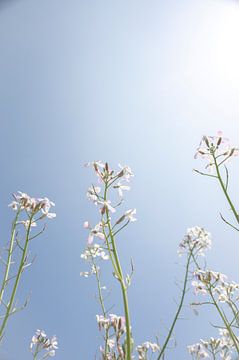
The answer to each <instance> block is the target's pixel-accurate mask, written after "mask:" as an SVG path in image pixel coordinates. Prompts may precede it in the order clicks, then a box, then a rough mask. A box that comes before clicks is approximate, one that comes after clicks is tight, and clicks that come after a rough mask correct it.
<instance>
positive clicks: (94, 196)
mask: <svg viewBox="0 0 239 360" xmlns="http://www.w3.org/2000/svg"><path fill="white" fill-rule="evenodd" d="M100 192H101V188H100V187H99V186H91V187H89V189H88V191H87V193H86V196H87V197H88V199H89V200H90V201H93V203H94V204H97V203H98V199H99V194H100Z"/></svg>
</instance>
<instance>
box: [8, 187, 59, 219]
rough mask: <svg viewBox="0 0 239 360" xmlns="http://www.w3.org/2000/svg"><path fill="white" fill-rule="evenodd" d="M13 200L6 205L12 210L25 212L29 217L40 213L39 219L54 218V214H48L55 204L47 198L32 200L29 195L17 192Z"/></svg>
mask: <svg viewBox="0 0 239 360" xmlns="http://www.w3.org/2000/svg"><path fill="white" fill-rule="evenodd" d="M13 197H14V200H13V201H12V202H11V203H10V204H9V205H8V206H9V207H11V208H12V209H13V210H16V211H17V210H26V211H27V212H28V214H29V215H35V214H37V213H38V212H39V211H41V217H40V219H43V218H44V217H48V218H49V219H53V218H54V217H56V214H55V213H52V212H50V209H51V207H52V206H55V204H54V203H53V202H52V201H50V200H49V199H48V198H47V197H45V198H33V197H30V196H29V195H27V194H25V193H23V192H21V191H18V193H17V194H13Z"/></svg>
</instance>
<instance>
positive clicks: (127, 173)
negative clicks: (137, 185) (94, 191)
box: [118, 164, 134, 181]
mask: <svg viewBox="0 0 239 360" xmlns="http://www.w3.org/2000/svg"><path fill="white" fill-rule="evenodd" d="M119 168H120V169H121V171H120V172H119V174H118V175H119V177H121V176H122V177H123V178H124V179H125V180H126V181H129V180H130V178H131V177H133V176H134V174H133V172H132V170H131V168H130V167H129V166H127V165H124V166H122V165H121V164H119Z"/></svg>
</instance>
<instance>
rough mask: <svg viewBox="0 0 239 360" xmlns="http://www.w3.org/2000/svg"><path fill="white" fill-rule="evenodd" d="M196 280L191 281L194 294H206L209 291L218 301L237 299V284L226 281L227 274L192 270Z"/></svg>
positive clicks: (238, 294)
mask: <svg viewBox="0 0 239 360" xmlns="http://www.w3.org/2000/svg"><path fill="white" fill-rule="evenodd" d="M194 277H195V278H196V280H194V281H192V286H193V287H194V293H195V294H201V295H207V294H208V293H209V292H211V293H212V294H213V296H214V298H216V299H217V301H218V302H220V303H225V302H226V303H230V302H231V301H232V300H233V301H234V303H235V302H236V301H238V299H239V284H237V283H235V282H234V281H232V282H228V281H227V276H226V275H224V274H222V273H220V272H216V271H212V270H206V271H204V270H197V271H195V272H194Z"/></svg>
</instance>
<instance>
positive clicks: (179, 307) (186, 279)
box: [158, 251, 192, 360]
mask: <svg viewBox="0 0 239 360" xmlns="http://www.w3.org/2000/svg"><path fill="white" fill-rule="evenodd" d="M191 257H192V251H190V253H189V255H188V259H187V264H186V272H185V277H184V282H183V289H182V296H181V300H180V303H179V306H178V310H177V312H176V315H175V317H174V319H173V322H172V325H171V327H170V329H169V332H168V336H167V338H166V340H165V342H164V344H163V347H162V349H161V351H160V353H159V356H158V360H159V359H161V357H162V355H164V352H165V349H166V347H167V345H168V342H169V340H170V338H171V335H172V332H173V329H174V327H175V324H176V322H177V320H178V317H179V314H180V312H181V309H182V306H183V302H184V298H185V294H186V288H187V282H188V273H189V266H190V260H191Z"/></svg>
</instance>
